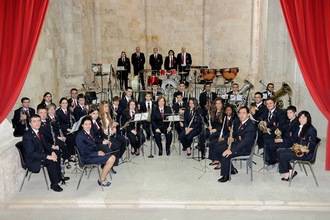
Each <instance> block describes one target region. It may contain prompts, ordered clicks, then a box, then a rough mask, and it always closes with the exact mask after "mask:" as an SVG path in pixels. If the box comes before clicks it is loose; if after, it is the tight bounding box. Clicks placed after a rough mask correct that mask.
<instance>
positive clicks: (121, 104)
mask: <svg viewBox="0 0 330 220" xmlns="http://www.w3.org/2000/svg"><path fill="white" fill-rule="evenodd" d="M131 99H132V98H131ZM127 106H128V101H127V99H126V96H124V97H123V98H122V99H120V101H119V106H118V113H119V116H120V115H122V113H123V112H124V110H125V109H126V108H127Z"/></svg>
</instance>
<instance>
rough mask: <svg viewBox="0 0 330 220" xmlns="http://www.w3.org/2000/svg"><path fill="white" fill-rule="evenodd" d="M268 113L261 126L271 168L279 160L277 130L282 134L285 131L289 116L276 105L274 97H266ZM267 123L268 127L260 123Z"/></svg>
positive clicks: (265, 151) (266, 158)
mask: <svg viewBox="0 0 330 220" xmlns="http://www.w3.org/2000/svg"><path fill="white" fill-rule="evenodd" d="M266 106H267V110H268V111H267V114H266V115H265V118H264V119H263V121H262V122H259V128H260V129H261V130H262V133H263V134H262V136H263V143H264V153H265V163H266V164H267V165H268V166H269V168H273V167H275V164H276V162H277V154H276V150H277V148H276V145H275V143H276V142H277V141H278V140H280V139H277V138H275V137H276V135H275V131H276V130H277V129H279V130H280V131H281V132H282V134H284V132H285V128H286V126H287V125H286V124H287V118H286V115H285V113H284V111H283V110H281V109H279V108H277V107H276V103H275V100H274V99H273V98H268V99H266ZM264 122H265V123H266V127H263V126H260V125H261V124H260V123H264Z"/></svg>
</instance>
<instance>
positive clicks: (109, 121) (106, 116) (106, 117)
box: [99, 101, 113, 130]
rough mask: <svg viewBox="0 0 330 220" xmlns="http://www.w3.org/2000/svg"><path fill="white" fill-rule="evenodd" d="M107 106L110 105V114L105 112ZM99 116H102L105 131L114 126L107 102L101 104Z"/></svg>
mask: <svg viewBox="0 0 330 220" xmlns="http://www.w3.org/2000/svg"><path fill="white" fill-rule="evenodd" d="M106 105H108V108H109V112H105V106H106ZM99 114H100V118H101V122H102V128H103V129H104V130H107V129H108V128H109V127H111V126H112V122H113V120H112V118H111V115H110V106H109V103H108V102H107V101H102V102H101V103H100V107H99Z"/></svg>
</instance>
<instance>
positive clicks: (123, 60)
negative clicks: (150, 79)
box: [117, 51, 131, 90]
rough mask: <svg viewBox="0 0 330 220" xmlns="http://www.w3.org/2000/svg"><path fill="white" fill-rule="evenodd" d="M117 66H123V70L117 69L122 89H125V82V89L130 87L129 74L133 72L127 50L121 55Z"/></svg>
mask: <svg viewBox="0 0 330 220" xmlns="http://www.w3.org/2000/svg"><path fill="white" fill-rule="evenodd" d="M117 67H121V68H123V70H119V71H117V76H118V79H119V81H120V89H121V90H123V87H124V84H125V89H127V87H128V74H129V73H130V72H131V62H130V61H129V58H128V57H126V52H125V51H122V52H121V56H120V58H119V59H118V61H117Z"/></svg>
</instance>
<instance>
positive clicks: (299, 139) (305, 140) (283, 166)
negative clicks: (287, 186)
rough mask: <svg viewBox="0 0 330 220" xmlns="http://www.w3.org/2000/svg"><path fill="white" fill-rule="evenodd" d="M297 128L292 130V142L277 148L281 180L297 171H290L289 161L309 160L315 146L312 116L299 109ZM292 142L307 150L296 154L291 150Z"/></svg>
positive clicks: (285, 179) (315, 138)
mask: <svg viewBox="0 0 330 220" xmlns="http://www.w3.org/2000/svg"><path fill="white" fill-rule="evenodd" d="M298 121H299V128H298V129H296V130H295V131H294V134H293V142H292V143H288V144H289V145H288V146H286V147H285V148H280V149H278V151H277V153H278V158H279V172H280V174H282V175H283V177H282V178H281V180H282V181H289V177H290V176H291V178H294V177H295V176H296V175H297V174H298V173H297V171H295V172H294V173H292V167H291V165H290V161H292V160H311V159H312V157H313V154H314V150H315V147H316V145H317V143H318V138H317V131H316V129H315V127H314V126H313V125H312V118H311V115H310V113H309V112H307V111H301V112H299V114H298ZM293 144H299V145H301V146H304V147H307V152H303V153H301V154H297V153H295V152H294V151H293V149H292V146H293Z"/></svg>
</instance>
